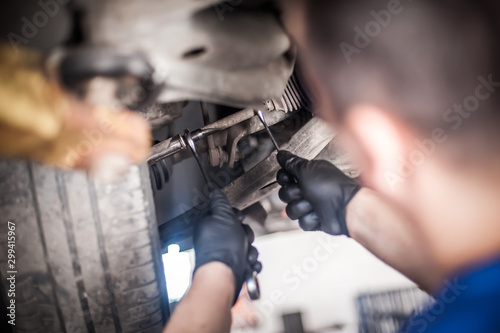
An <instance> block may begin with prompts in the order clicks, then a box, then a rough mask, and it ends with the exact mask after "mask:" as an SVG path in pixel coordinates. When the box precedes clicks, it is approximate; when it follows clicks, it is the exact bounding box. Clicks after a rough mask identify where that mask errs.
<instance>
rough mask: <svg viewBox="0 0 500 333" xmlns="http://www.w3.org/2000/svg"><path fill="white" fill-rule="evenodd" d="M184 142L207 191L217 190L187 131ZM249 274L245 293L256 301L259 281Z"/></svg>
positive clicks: (252, 274)
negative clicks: (204, 182)
mask: <svg viewBox="0 0 500 333" xmlns="http://www.w3.org/2000/svg"><path fill="white" fill-rule="evenodd" d="M184 140H185V141H186V144H187V146H189V148H190V149H191V151H192V152H193V156H194V158H195V160H196V162H197V163H198V166H199V167H200V170H201V173H202V175H203V178H205V181H206V183H207V186H208V190H209V191H210V192H212V191H214V190H217V189H218V187H217V186H216V185H215V184H214V183H211V182H210V181H209V179H208V175H207V173H206V172H205V169H204V168H203V164H202V163H201V159H200V155H198V151H197V150H196V146H195V144H194V140H193V138H192V136H191V131H190V130H189V129H186V130H184ZM233 209H234V208H233ZM250 274H251V275H249V276H248V277H247V278H246V280H245V283H246V285H247V291H248V295H249V296H250V299H252V300H256V299H259V298H260V286H259V279H258V278H257V273H256V272H254V271H252V272H251V273H250Z"/></svg>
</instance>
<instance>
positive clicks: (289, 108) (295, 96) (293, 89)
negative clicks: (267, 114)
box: [264, 73, 311, 112]
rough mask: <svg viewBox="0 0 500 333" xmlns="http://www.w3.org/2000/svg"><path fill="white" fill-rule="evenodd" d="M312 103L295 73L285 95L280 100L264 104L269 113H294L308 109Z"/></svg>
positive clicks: (272, 100) (289, 80) (289, 81)
mask: <svg viewBox="0 0 500 333" xmlns="http://www.w3.org/2000/svg"><path fill="white" fill-rule="evenodd" d="M310 104H311V101H310V99H309V97H308V95H307V93H306V92H305V90H304V88H303V87H302V85H301V84H300V83H299V80H298V79H297V75H296V74H295V73H293V74H292V76H290V78H289V79H288V83H287V85H286V88H285V91H284V92H283V95H282V96H281V98H279V99H269V100H266V101H265V102H264V105H265V106H266V109H267V111H275V110H276V111H283V112H293V111H297V110H299V109H302V108H307V107H308V106H309V105H310Z"/></svg>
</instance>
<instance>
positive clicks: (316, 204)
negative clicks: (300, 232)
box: [276, 151, 361, 236]
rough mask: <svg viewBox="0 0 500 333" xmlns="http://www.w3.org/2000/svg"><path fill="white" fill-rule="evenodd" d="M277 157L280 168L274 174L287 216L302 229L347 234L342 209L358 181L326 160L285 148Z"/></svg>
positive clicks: (355, 190) (355, 189)
mask: <svg viewBox="0 0 500 333" xmlns="http://www.w3.org/2000/svg"><path fill="white" fill-rule="evenodd" d="M277 158H278V163H279V164H280V165H281V167H282V168H283V169H281V170H279V171H278V175H277V176H276V178H277V180H278V183H279V184H280V185H281V186H282V188H281V189H280V191H279V196H280V199H281V200H282V201H283V202H285V203H287V204H288V205H287V207H286V213H287V215H288V217H290V218H291V219H292V220H297V219H298V220H299V225H300V227H301V228H302V229H304V230H305V231H311V230H321V231H324V232H326V233H328V234H331V235H347V236H349V232H348V231H347V225H346V221H345V209H346V206H347V204H348V203H349V201H351V199H352V198H353V197H354V195H355V194H356V193H357V192H358V191H359V189H360V188H361V187H360V186H359V184H358V183H357V182H356V181H355V180H353V179H351V178H349V177H347V176H346V175H344V173H342V171H340V170H339V169H338V168H337V167H335V166H334V165H333V164H331V163H329V162H327V161H320V160H318V161H308V160H305V159H303V158H300V157H298V156H296V155H294V154H292V153H290V152H287V151H280V152H278V156H277Z"/></svg>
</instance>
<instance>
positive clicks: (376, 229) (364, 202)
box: [346, 188, 441, 292]
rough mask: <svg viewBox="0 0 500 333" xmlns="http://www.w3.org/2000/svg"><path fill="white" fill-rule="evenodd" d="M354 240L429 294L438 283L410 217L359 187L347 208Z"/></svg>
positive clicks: (438, 280) (371, 192) (347, 217)
mask: <svg viewBox="0 0 500 333" xmlns="http://www.w3.org/2000/svg"><path fill="white" fill-rule="evenodd" d="M346 222H347V227H348V229H349V233H350V235H351V237H352V238H353V239H355V240H356V241H358V242H359V243H360V244H361V245H363V246H364V247H365V248H366V249H367V250H368V251H370V252H371V253H373V254H374V255H375V256H376V257H378V258H379V259H381V260H382V261H384V262H385V263H386V264H388V265H389V266H391V267H393V268H395V269H396V270H398V271H399V272H401V273H402V274H403V275H405V276H407V277H408V278H409V279H410V280H412V281H414V282H415V283H416V284H418V285H419V286H420V287H421V288H422V289H424V290H426V291H428V292H432V291H433V290H435V289H436V288H437V287H438V286H439V283H440V281H441V276H440V273H439V271H438V270H437V269H436V267H435V266H434V265H433V261H432V258H431V257H430V255H428V253H427V251H426V246H425V243H424V242H423V240H422V238H421V237H420V236H419V235H420V233H419V232H418V230H417V229H416V228H415V227H414V226H413V225H412V224H411V222H410V221H409V218H408V217H406V216H404V215H403V214H401V213H399V212H398V211H397V210H396V209H394V208H393V207H392V206H391V204H390V203H388V202H387V201H386V200H385V199H384V198H382V197H381V196H379V195H378V194H377V193H375V192H374V191H372V190H370V189H367V188H362V189H361V190H360V191H359V192H358V193H357V194H356V195H355V196H354V198H353V199H352V200H351V202H350V203H349V205H348V206H347V211H346Z"/></svg>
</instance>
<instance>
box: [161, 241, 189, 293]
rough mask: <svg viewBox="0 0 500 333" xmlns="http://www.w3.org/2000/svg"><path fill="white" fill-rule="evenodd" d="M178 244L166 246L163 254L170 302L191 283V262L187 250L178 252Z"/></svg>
mask: <svg viewBox="0 0 500 333" xmlns="http://www.w3.org/2000/svg"><path fill="white" fill-rule="evenodd" d="M180 249H181V248H180V246H179V245H177V244H172V245H169V246H168V252H167V253H165V254H164V255H163V267H164V270H165V279H166V281H167V292H168V298H169V300H170V302H174V301H178V300H180V299H181V298H182V296H184V294H185V293H186V290H187V289H188V288H189V285H190V283H191V270H192V268H191V262H190V260H189V253H188V252H180Z"/></svg>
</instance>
